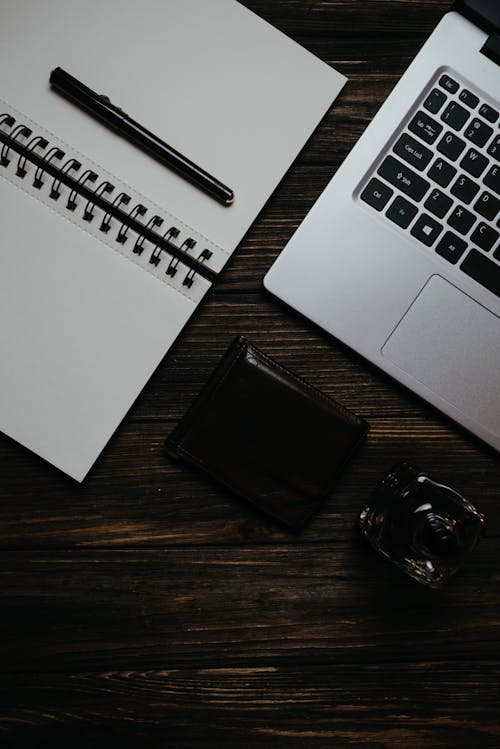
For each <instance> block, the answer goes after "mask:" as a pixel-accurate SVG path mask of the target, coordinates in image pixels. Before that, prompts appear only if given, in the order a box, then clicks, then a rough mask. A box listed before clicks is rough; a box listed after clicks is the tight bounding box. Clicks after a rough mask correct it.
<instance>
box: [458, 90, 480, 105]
mask: <svg viewBox="0 0 500 749" xmlns="http://www.w3.org/2000/svg"><path fill="white" fill-rule="evenodd" d="M458 98H459V99H460V101H463V103H464V104H465V105H466V106H467V107H470V108H471V109H475V108H476V107H477V105H478V104H479V97H478V96H476V94H473V93H472V91H469V90H468V89H467V88H464V89H462V91H460V95H459V97H458Z"/></svg>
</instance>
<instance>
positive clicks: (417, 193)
mask: <svg viewBox="0 0 500 749" xmlns="http://www.w3.org/2000/svg"><path fill="white" fill-rule="evenodd" d="M378 173H379V174H380V176H381V177H382V178H383V179H385V180H386V181H387V182H389V183H390V184H391V185H394V186H395V187H397V188H398V189H399V190H401V192H404V194H405V195H408V197H410V198H412V199H413V200H415V201H416V202H417V203H418V202H419V201H420V200H422V198H423V197H424V195H425V193H426V192H427V190H428V189H429V187H430V182H427V180H425V179H423V178H422V177H420V175H418V174H417V173H416V172H414V171H413V170H412V169H409V168H408V167H407V166H405V164H402V163H401V162H400V161H398V160H397V159H395V158H394V157H393V156H387V158H385V159H384V161H383V162H382V164H381V165H380V166H379V168H378Z"/></svg>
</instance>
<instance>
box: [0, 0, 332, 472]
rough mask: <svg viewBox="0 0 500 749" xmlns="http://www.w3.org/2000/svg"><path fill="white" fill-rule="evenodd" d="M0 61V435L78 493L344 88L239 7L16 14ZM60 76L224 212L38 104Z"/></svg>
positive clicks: (71, 116)
mask: <svg viewBox="0 0 500 749" xmlns="http://www.w3.org/2000/svg"><path fill="white" fill-rule="evenodd" d="M0 64H1V68H2V70H4V71H6V70H8V71H9V74H8V75H3V76H2V79H1V83H0V97H1V103H0V222H1V224H0V225H1V236H2V242H1V248H0V351H1V361H0V429H1V430H2V431H4V432H5V433H6V434H8V435H9V436H11V437H12V438H14V439H15V440H17V441H18V442H20V443H22V444H23V445H25V446H26V447H28V448H30V449H31V450H33V451H34V452H36V453H38V454H39V455H40V456H42V457H43V458H45V459H47V460H48V461H50V462H51V463H53V464H54V465H56V466H57V467H58V468H60V469H62V470H63V471H65V472H66V473H67V474H69V475H70V476H72V477H74V478H75V479H77V480H80V481H81V480H82V479H83V478H84V477H85V475H86V474H87V472H88V470H89V469H90V467H91V466H92V464H93V463H94V461H95V459H96V458H97V456H98V455H99V453H100V452H101V450H102V449H103V447H104V446H105V444H106V442H107V441H108V440H109V438H110V436H111V435H112V433H113V432H114V430H115V429H116V427H117V426H118V424H119V423H120V421H121V420H122V418H123V416H124V415H125V413H126V412H127V410H128V409H129V408H130V406H131V404H132V403H133V401H134V400H135V398H136V397H137V395H138V394H139V392H140V391H141V389H142V388H143V386H144V385H145V383H146V382H147V380H148V379H149V377H150V376H151V374H152V372H153V371H154V369H155V368H156V367H157V365H158V364H159V362H160V361H161V359H162V357H163V356H164V355H165V353H166V352H167V351H168V349H169V347H170V346H171V345H172V343H173V341H174V340H175V338H176V337H177V335H178V334H179V332H180V331H181V330H182V328H183V327H184V325H185V324H186V322H187V321H188V319H189V317H190V316H191V314H192V313H193V311H194V310H195V309H196V307H197V305H198V304H199V303H200V301H201V300H202V299H203V297H204V295H205V294H206V292H207V290H208V289H209V288H210V286H211V284H212V283H213V281H214V279H215V278H216V276H217V274H218V273H219V272H220V270H221V269H222V268H223V266H224V264H225V263H226V262H227V260H228V258H229V257H230V255H231V253H232V252H233V251H234V249H235V248H236V246H237V244H238V242H239V241H240V240H241V238H242V236H243V234H244V233H245V231H246V230H247V229H248V227H249V226H250V224H251V222H252V221H253V220H254V218H255V216H256V215H257V213H258V211H259V210H260V208H261V207H262V205H263V204H264V203H265V201H266V200H267V199H268V197H269V196H270V194H271V193H272V191H273V190H274V188H275V187H276V185H277V183H278V182H279V180H280V179H281V178H282V176H283V174H284V173H285V171H286V169H287V168H288V167H289V165H290V163H291V162H292V160H293V159H294V157H295V156H296V155H297V153H298V151H299V150H300V149H301V147H302V146H303V145H304V143H305V141H306V139H307V138H308V136H309V135H310V134H311V132H312V131H313V129H314V127H315V126H316V125H317V123H318V122H319V120H320V119H321V117H322V116H323V115H324V113H325V112H326V110H327V109H328V107H329V106H330V104H331V103H332V101H333V100H334V98H335V97H336V95H337V94H338V93H339V91H340V90H341V88H342V86H343V84H344V82H345V79H344V78H343V77H342V76H340V75H339V74H337V73H336V72H335V71H334V70H332V69H331V68H330V67H329V66H328V65H326V64H325V63H323V62H321V61H319V60H317V59H316V58H315V57H314V56H313V55H311V54H310V53H308V52H307V51H306V50H304V49H303V48H302V47H300V46H299V45H297V44H296V43H294V42H292V41H291V40H290V39H288V38H287V37H285V36H284V35H283V34H281V33H280V32H278V31H277V30H276V29H274V28H273V27H271V26H270V25H269V24H267V23H265V22H264V21H262V19H260V18H258V17H257V16H256V15H254V14H253V13H251V12H250V11H249V10H247V9H246V8H244V7H243V6H242V5H240V4H238V3H236V2H233V0H210V2H207V0H143V2H141V3H136V2H133V1H132V0H106V2H96V1H95V0H93V1H90V2H85V3H83V2H75V0H46V1H45V2H43V3H40V2H37V0H16V2H15V3H10V4H6V5H5V7H3V8H2V23H1V26H0ZM57 66H61V67H63V68H65V69H67V70H68V71H70V72H71V73H72V74H73V75H75V76H76V77H78V78H79V79H80V80H82V81H84V82H85V83H86V84H87V85H88V86H90V87H91V88H93V89H94V90H96V91H99V92H102V93H105V94H107V95H109V96H110V98H111V100H112V101H113V102H114V103H116V104H118V105H119V106H121V107H123V109H124V110H125V111H127V112H129V113H130V115H131V116H133V117H134V119H137V120H138V121H140V122H141V124H142V125H144V126H145V127H147V128H148V129H150V130H151V131H152V132H154V133H155V134H158V135H159V136H160V137H162V138H164V139H165V140H166V141H167V142H168V143H169V144H171V145H172V146H174V147H175V148H177V149H178V150H179V151H180V152H181V153H184V154H186V155H187V156H188V157H189V158H191V159H192V160H193V161H194V162H196V163H198V164H200V166H202V167H203V168H205V169H206V170H207V171H209V172H210V173H212V174H215V175H216V176H217V177H218V178H219V179H221V180H222V181H223V182H225V183H226V184H228V185H229V186H230V187H231V188H232V189H233V190H234V192H235V196H236V197H235V202H234V205H233V206H231V207H230V208H225V207H223V206H221V205H219V204H218V203H216V202H215V201H214V200H213V199H211V198H210V197H208V196H206V195H205V194H204V193H202V192H201V191H199V190H198V189H196V188H195V187H193V186H192V185H190V184H189V183H188V182H185V181H184V180H182V178H180V177H178V176H177V175H175V174H174V173H173V172H170V171H168V170H167V169H166V168H165V167H163V166H161V165H160V164H158V163H157V162H156V161H154V160H153V159H152V158H150V157H149V156H147V155H145V154H144V153H143V152H142V151H140V150H138V149H137V148H135V147H134V146H132V145H131V144H129V143H128V142H126V141H124V140H122V139H121V138H120V137H119V136H117V135H116V134H114V133H113V132H111V131H109V130H107V129H106V128H105V127H104V126H103V125H101V124H100V123H98V122H96V121H95V120H93V119H92V118H91V117H90V116H88V115H87V114H84V113H83V112H82V111H80V110H78V109H77V108H76V107H74V106H73V105H72V104H70V103H69V102H68V101H66V100H64V99H63V98H61V97H59V96H58V95H57V94H55V93H54V92H53V91H51V90H50V88H49V82H48V81H49V74H50V71H51V70H52V69H53V68H55V67H57Z"/></svg>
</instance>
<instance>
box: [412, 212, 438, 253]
mask: <svg viewBox="0 0 500 749" xmlns="http://www.w3.org/2000/svg"><path fill="white" fill-rule="evenodd" d="M442 231H443V227H442V226H441V224H438V222H437V221H435V220H434V219H433V218H431V216H427V215H426V214H425V213H424V214H422V216H419V217H418V219H417V221H415V223H414V224H413V226H412V229H411V234H412V236H414V237H416V238H417V239H418V240H420V242H423V243H424V244H425V245H426V246H427V247H430V246H431V245H433V244H434V242H435V241H436V239H437V238H438V237H439V235H440V234H441V232H442Z"/></svg>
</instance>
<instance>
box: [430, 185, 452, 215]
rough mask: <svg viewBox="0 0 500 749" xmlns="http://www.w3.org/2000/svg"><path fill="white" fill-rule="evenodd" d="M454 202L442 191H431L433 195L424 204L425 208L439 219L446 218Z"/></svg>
mask: <svg viewBox="0 0 500 749" xmlns="http://www.w3.org/2000/svg"><path fill="white" fill-rule="evenodd" d="M452 205H453V200H452V199H451V198H449V197H448V196H447V195H445V194H444V192H441V190H431V193H430V195H429V197H428V198H427V200H426V201H425V203H424V206H425V208H427V210H428V211H430V212H431V213H433V214H434V215H435V216H437V217H438V218H444V217H445V216H446V214H447V213H448V211H449V210H450V208H451V206H452Z"/></svg>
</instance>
